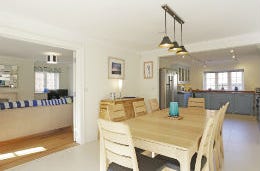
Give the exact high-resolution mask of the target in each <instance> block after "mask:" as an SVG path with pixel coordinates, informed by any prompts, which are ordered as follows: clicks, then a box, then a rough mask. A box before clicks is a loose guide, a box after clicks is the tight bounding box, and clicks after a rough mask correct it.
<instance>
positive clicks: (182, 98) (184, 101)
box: [177, 92, 192, 107]
mask: <svg viewBox="0 0 260 171" xmlns="http://www.w3.org/2000/svg"><path fill="white" fill-rule="evenodd" d="M189 97H192V93H190V92H183V93H182V92H181V93H180V92H179V93H178V94H177V102H178V105H179V106H180V107H187V106H188V100H189Z"/></svg>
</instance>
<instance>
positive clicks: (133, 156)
mask: <svg viewBox="0 0 260 171" xmlns="http://www.w3.org/2000/svg"><path fill="white" fill-rule="evenodd" d="M98 127H99V131H100V169H99V170H100V171H119V170H120V171H130V170H131V169H132V171H139V168H140V170H141V171H145V170H149V171H151V170H154V171H155V170H156V171H159V170H161V168H162V166H163V165H164V164H165V162H164V161H161V160H158V159H152V158H149V157H146V156H143V155H140V153H139V152H137V153H136V152H135V148H134V144H133V140H132V136H131V133H130V129H129V127H128V125H126V124H124V123H123V122H112V121H108V120H103V119H98Z"/></svg>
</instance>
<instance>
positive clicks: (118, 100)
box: [101, 97, 144, 102]
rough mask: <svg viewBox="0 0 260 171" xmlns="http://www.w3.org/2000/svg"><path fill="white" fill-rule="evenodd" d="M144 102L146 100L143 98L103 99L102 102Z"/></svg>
mask: <svg viewBox="0 0 260 171" xmlns="http://www.w3.org/2000/svg"><path fill="white" fill-rule="evenodd" d="M137 99H138V100H143V99H144V98H141V97H130V98H129V97H128V98H116V99H115V100H112V99H103V100H101V101H102V102H120V101H129V100H137Z"/></svg>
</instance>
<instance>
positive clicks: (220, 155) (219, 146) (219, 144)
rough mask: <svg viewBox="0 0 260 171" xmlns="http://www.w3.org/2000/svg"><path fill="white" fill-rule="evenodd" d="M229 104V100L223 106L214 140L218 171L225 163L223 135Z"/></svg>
mask: <svg viewBox="0 0 260 171" xmlns="http://www.w3.org/2000/svg"><path fill="white" fill-rule="evenodd" d="M228 106H229V102H227V103H226V104H225V105H224V106H222V107H221V113H220V116H219V119H218V121H217V123H218V124H217V128H216V133H215V141H214V159H215V165H216V169H217V171H220V170H221V168H222V167H223V163H224V147H223V137H222V129H223V122H224V119H225V114H226V111H227V108H228Z"/></svg>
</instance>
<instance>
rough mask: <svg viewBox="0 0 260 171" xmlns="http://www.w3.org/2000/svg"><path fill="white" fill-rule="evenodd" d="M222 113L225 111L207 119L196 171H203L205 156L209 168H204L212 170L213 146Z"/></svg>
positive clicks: (221, 110)
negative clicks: (202, 162) (202, 163)
mask: <svg viewBox="0 0 260 171" xmlns="http://www.w3.org/2000/svg"><path fill="white" fill-rule="evenodd" d="M222 112H223V109H222V108H221V109H220V110H219V111H218V113H217V114H216V115H215V116H211V117H209V118H208V119H207V123H206V125H205V127H204V131H203V135H202V138H201V141H200V145H199V150H198V154H197V159H196V164H195V171H200V170H201V161H202V156H205V157H206V158H207V161H206V165H207V166H204V167H207V168H210V162H211V161H212V157H213V145H214V138H215V133H216V128H217V121H218V120H219V118H220V116H221V113H222Z"/></svg>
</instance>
